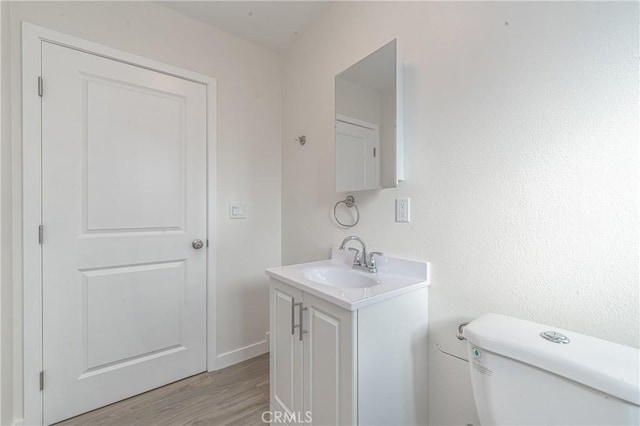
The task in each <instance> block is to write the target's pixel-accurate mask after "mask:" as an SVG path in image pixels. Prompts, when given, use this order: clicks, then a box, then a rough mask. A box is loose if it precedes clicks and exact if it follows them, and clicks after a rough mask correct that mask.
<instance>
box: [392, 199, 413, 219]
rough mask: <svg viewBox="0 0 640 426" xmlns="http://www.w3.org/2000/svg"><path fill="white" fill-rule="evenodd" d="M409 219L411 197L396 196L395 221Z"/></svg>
mask: <svg viewBox="0 0 640 426" xmlns="http://www.w3.org/2000/svg"><path fill="white" fill-rule="evenodd" d="M410 221H411V198H408V197H407V198H396V222H404V223H408V222H410Z"/></svg>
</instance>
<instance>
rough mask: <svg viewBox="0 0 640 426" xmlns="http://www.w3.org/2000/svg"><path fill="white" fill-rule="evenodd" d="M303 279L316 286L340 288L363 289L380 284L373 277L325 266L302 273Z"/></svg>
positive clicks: (350, 270)
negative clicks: (316, 284)
mask: <svg viewBox="0 0 640 426" xmlns="http://www.w3.org/2000/svg"><path fill="white" fill-rule="evenodd" d="M303 274H304V277H305V278H306V279H308V280H310V281H313V282H315V283H318V284H324V285H329V286H332V287H340V288H364V287H371V286H373V285H376V284H380V280H379V279H377V278H375V277H374V276H370V277H369V276H367V275H364V274H365V273H363V272H356V271H354V270H353V269H349V268H344V267H335V266H327V267H321V268H310V269H307V270H305V271H304V272H303Z"/></svg>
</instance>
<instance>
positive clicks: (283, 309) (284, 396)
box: [269, 279, 303, 419]
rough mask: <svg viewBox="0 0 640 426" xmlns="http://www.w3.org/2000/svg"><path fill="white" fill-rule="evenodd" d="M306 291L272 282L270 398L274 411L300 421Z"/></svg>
mask: <svg viewBox="0 0 640 426" xmlns="http://www.w3.org/2000/svg"><path fill="white" fill-rule="evenodd" d="M300 302H302V291H300V290H298V289H296V288H293V287H291V286H289V285H287V284H284V283H281V282H280V281H276V280H273V279H272V280H271V289H270V301H269V303H270V315H269V321H270V324H269V326H270V327H269V328H270V330H271V334H270V340H269V345H270V352H271V354H270V378H271V380H270V395H271V409H272V411H274V412H280V413H282V414H283V415H287V416H288V418H289V419H291V418H292V417H291V416H296V417H294V418H297V417H298V416H299V415H300V414H299V413H300V412H302V394H303V390H302V342H301V341H300V339H299V334H298V332H299V330H298V328H294V326H295V325H297V324H299V319H300V311H299V310H300V308H301V305H300V304H298V303H300Z"/></svg>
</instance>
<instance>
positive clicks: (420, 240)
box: [282, 2, 640, 425]
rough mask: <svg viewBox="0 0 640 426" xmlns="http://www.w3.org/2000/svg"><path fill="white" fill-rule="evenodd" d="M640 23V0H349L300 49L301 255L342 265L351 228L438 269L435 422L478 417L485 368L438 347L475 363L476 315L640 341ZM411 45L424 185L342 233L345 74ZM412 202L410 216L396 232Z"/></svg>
mask: <svg viewBox="0 0 640 426" xmlns="http://www.w3.org/2000/svg"><path fill="white" fill-rule="evenodd" d="M638 27H639V25H638V4H637V3H598V2H594V3H582V2H567V3H560V2H542V3H541V2H526V3H525V2H488V3H482V2H469V3H458V2H450V3H444V2H341V3H338V4H336V5H334V6H332V7H331V9H329V10H328V11H327V12H326V13H325V14H324V15H323V16H322V18H321V19H320V20H319V21H317V22H315V23H314V25H313V26H312V27H311V28H310V29H308V30H307V31H306V32H305V33H303V34H302V35H301V36H300V38H299V39H298V40H297V41H296V42H295V44H294V45H293V46H292V47H291V48H289V49H288V50H287V51H286V53H285V57H284V59H283V76H284V77H283V138H282V139H283V145H282V150H283V151H282V156H283V164H282V200H283V204H282V205H283V208H282V213H283V215H282V233H283V240H282V246H283V262H284V263H285V264H291V263H298V262H304V261H311V260H315V259H322V258H326V257H327V256H328V254H329V248H330V247H332V246H336V245H337V244H338V243H339V242H340V241H341V239H342V238H344V237H345V236H347V235H350V234H357V235H359V236H361V237H362V238H363V239H364V240H365V242H366V243H367V247H368V248H370V249H372V250H381V251H384V252H387V253H395V254H398V255H402V256H406V257H409V258H420V259H427V260H429V261H430V262H432V266H433V275H432V286H431V288H430V290H429V291H430V297H429V300H430V305H429V309H430V338H429V342H428V345H429V350H430V355H429V356H430V366H429V374H430V377H429V393H430V396H429V410H430V423H431V424H433V425H439V424H465V423H475V424H477V418H476V413H475V409H474V406H473V401H472V395H471V391H470V388H469V386H470V383H469V380H468V370H467V369H468V365H467V364H466V363H464V362H462V361H459V360H456V359H454V358H450V357H447V356H445V355H442V354H440V353H439V352H438V351H437V350H436V349H435V344H436V343H439V344H441V345H442V346H443V347H444V348H446V349H447V350H449V351H452V352H454V353H456V354H459V355H462V356H466V354H465V347H464V343H462V342H459V341H458V340H457V339H456V338H455V331H456V328H457V325H458V324H459V323H460V322H461V321H463V320H469V319H472V318H474V317H477V316H479V315H481V314H483V313H485V312H496V313H502V314H507V315H512V316H516V317H520V318H525V319H530V320H534V321H538V322H544V323H548V324H552V325H556V326H558V327H563V328H568V329H573V330H576V331H579V332H583V333H586V334H590V335H594V336H597V337H601V338H604V339H608V340H612V341H615V342H619V343H623V344H626V345H630V346H634V347H638V346H640V333H639V332H640V330H639V328H640V327H639V320H640V313H639V291H638V286H639V284H638V282H639V274H638V231H639V227H638V222H639V220H638V194H639V186H638V167H639V162H638V140H639V138H638V112H639V111H638V103H637V100H638V64H637V59H638V54H639V52H638V43H637V42H638ZM396 37H397V39H398V51H399V54H400V55H401V56H402V57H403V59H404V63H405V70H404V71H405V74H404V77H405V78H404V79H405V89H406V90H405V93H404V94H405V104H404V107H405V141H406V145H405V152H406V170H407V172H406V181H405V182H402V183H401V184H400V185H399V187H398V188H396V189H387V190H382V191H377V192H366V193H356V194H355V197H356V202H357V203H358V206H359V207H360V212H361V220H360V224H359V225H358V226H357V227H356V228H354V229H353V230H340V229H337V228H336V227H335V226H334V225H332V221H331V219H330V217H331V209H332V207H333V205H334V203H335V202H336V201H337V200H339V199H343V198H344V194H336V193H335V192H334V175H333V173H334V160H333V155H334V146H333V132H334V129H333V114H334V103H333V101H334V99H333V79H334V75H335V74H337V73H339V72H340V71H341V70H343V69H345V68H346V67H347V66H349V65H350V64H351V63H354V62H355V61H357V60H358V59H360V58H362V57H363V56H365V55H366V54H368V53H370V52H372V51H374V50H375V49H377V48H379V47H380V46H382V45H383V44H385V43H386V42H388V41H389V40H391V39H393V38H396ZM299 134H305V135H306V136H307V144H306V145H304V146H300V145H299V144H297V143H296V142H295V141H294V138H295V137H296V136H297V135H299ZM400 196H409V197H411V198H412V200H411V206H412V210H413V211H412V214H411V218H412V221H411V223H410V224H397V223H394V199H395V198H396V197H400ZM425 344H426V342H425Z"/></svg>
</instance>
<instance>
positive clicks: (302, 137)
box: [296, 135, 307, 145]
mask: <svg viewBox="0 0 640 426" xmlns="http://www.w3.org/2000/svg"><path fill="white" fill-rule="evenodd" d="M296 140H297V141H298V142H300V145H304V144H305V143H307V137H306V136H305V135H302V136H298V137H297V138H296Z"/></svg>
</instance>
